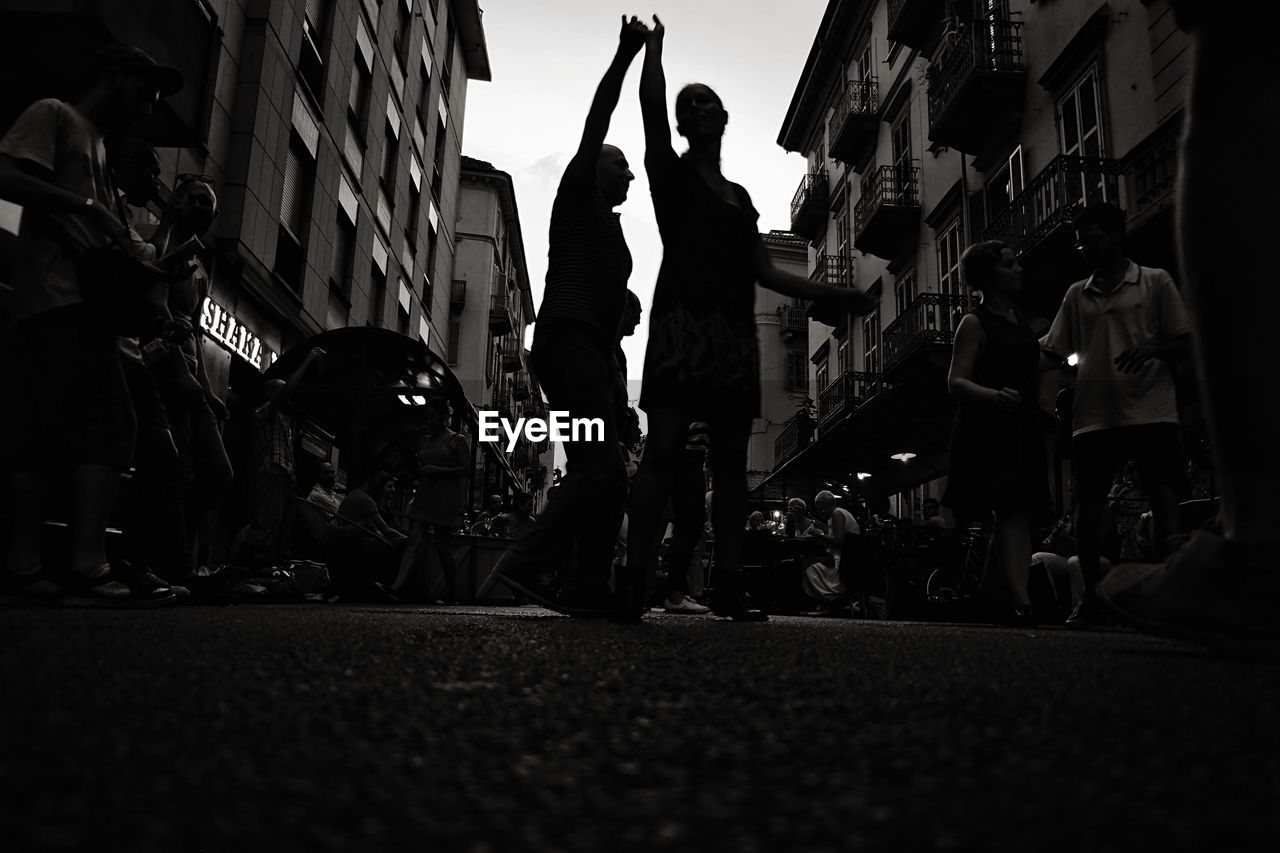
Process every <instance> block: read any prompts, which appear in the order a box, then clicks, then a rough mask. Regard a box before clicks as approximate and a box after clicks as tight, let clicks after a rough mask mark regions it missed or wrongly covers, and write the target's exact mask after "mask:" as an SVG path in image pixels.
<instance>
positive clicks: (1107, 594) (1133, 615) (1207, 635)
mask: <svg viewBox="0 0 1280 853" xmlns="http://www.w3.org/2000/svg"><path fill="white" fill-rule="evenodd" d="M1242 563H1243V561H1242V560H1241V558H1240V556H1239V554H1238V552H1235V551H1234V549H1233V548H1232V545H1231V543H1229V542H1227V540H1226V539H1225V538H1224V537H1222V536H1221V535H1219V534H1217V533H1215V532H1213V531H1211V530H1209V529H1201V530H1199V531H1197V532H1196V533H1195V534H1194V535H1193V536H1192V537H1191V538H1190V539H1189V540H1188V541H1187V542H1186V543H1185V544H1184V545H1183V546H1182V547H1181V548H1180V549H1179V550H1178V551H1177V552H1176V553H1174V554H1173V555H1172V556H1171V557H1170V558H1169V559H1168V561H1167V562H1165V563H1163V564H1156V565H1150V564H1125V565H1120V566H1116V567H1115V568H1114V569H1112V570H1111V572H1110V573H1109V574H1108V575H1107V577H1106V578H1104V579H1103V581H1102V584H1101V586H1100V588H1099V593H1100V595H1101V596H1102V599H1103V600H1104V601H1105V602H1106V604H1107V606H1108V607H1110V608H1111V609H1112V610H1113V611H1115V613H1116V614H1118V615H1119V616H1120V618H1121V619H1122V620H1123V621H1125V622H1126V623H1128V624H1130V625H1133V626H1134V627H1136V628H1138V629H1139V630H1141V631H1144V632H1146V633H1148V634H1156V635H1159V636H1164V637H1176V638H1178V639H1183V640H1190V641H1192V642H1195V643H1200V644H1202V645H1205V646H1208V647H1209V648H1210V649H1212V650H1214V651H1217V652H1223V653H1227V654H1242V655H1262V656H1266V657H1276V656H1280V620H1277V618H1276V601H1277V600H1278V598H1277V596H1278V595H1280V572H1277V567H1276V566H1274V565H1272V566H1261V567H1258V568H1246V567H1245V566H1244V565H1243V564H1242Z"/></svg>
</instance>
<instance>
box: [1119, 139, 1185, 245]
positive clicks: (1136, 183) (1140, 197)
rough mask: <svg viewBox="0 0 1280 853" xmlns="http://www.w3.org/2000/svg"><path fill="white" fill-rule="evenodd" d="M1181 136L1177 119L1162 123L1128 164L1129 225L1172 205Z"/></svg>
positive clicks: (1131, 157)
mask: <svg viewBox="0 0 1280 853" xmlns="http://www.w3.org/2000/svg"><path fill="white" fill-rule="evenodd" d="M1181 132H1182V120H1181V117H1180V116H1179V117H1178V118H1175V119H1173V120H1171V121H1167V122H1165V123H1164V124H1163V125H1161V126H1160V127H1159V128H1157V129H1156V131H1155V133H1153V134H1151V136H1149V137H1148V138H1147V139H1146V140H1145V141H1144V142H1142V143H1141V144H1140V145H1139V146H1138V147H1137V150H1136V151H1135V152H1134V153H1133V154H1132V155H1130V160H1129V167H1128V172H1129V181H1130V183H1129V198H1130V199H1131V204H1130V205H1129V211H1128V213H1129V225H1130V228H1131V229H1132V228H1133V227H1134V226H1136V225H1138V224H1139V223H1140V222H1144V221H1145V220H1146V219H1147V218H1148V217H1150V216H1152V215H1153V214H1155V213H1157V212H1158V211H1159V210H1160V209H1161V208H1164V207H1167V206H1170V205H1172V204H1173V187H1174V182H1175V180H1176V179H1177V176H1178V140H1179V138H1180V136H1181Z"/></svg>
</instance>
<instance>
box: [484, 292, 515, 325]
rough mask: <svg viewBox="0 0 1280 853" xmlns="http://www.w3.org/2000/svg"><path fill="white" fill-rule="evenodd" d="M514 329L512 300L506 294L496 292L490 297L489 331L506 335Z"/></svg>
mask: <svg viewBox="0 0 1280 853" xmlns="http://www.w3.org/2000/svg"><path fill="white" fill-rule="evenodd" d="M511 329H512V323H511V310H510V300H509V298H508V297H507V294H506V293H503V292H502V291H498V290H495V291H494V292H493V295H492V296H490V297H489V331H490V332H491V333H492V334H494V335H505V334H507V333H508V332H510V331H511Z"/></svg>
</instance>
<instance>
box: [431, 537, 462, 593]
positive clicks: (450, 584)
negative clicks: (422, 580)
mask: <svg viewBox="0 0 1280 853" xmlns="http://www.w3.org/2000/svg"><path fill="white" fill-rule="evenodd" d="M430 535H431V543H432V549H433V550H434V551H435V552H436V559H437V560H439V561H440V574H441V575H442V576H443V577H444V601H445V602H446V603H448V604H452V603H454V602H455V601H457V600H458V590H457V574H458V567H457V565H455V563H454V562H453V537H452V536H450V531H449V528H447V527H445V526H444V525H442V524H436V525H433V526H432V528H431V534H430ZM431 587H432V588H434V587H435V584H432V585H431Z"/></svg>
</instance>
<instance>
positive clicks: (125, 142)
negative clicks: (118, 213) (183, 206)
mask: <svg viewBox="0 0 1280 853" xmlns="http://www.w3.org/2000/svg"><path fill="white" fill-rule="evenodd" d="M107 166H108V167H109V168H110V169H111V176H112V177H113V178H114V179H115V182H116V186H117V187H118V188H119V189H120V190H121V191H122V192H123V193H124V196H125V201H127V202H129V204H131V205H133V206H134V207H145V206H146V205H148V204H150V203H151V202H152V201H153V200H154V199H155V197H156V193H157V192H158V189H159V182H160V157H159V156H158V155H157V154H156V150H155V149H154V148H152V147H151V146H150V145H148V144H147V143H145V142H143V141H142V140H141V139H139V138H138V137H136V136H129V135H127V134H126V135H120V136H112V137H111V139H109V140H107Z"/></svg>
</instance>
